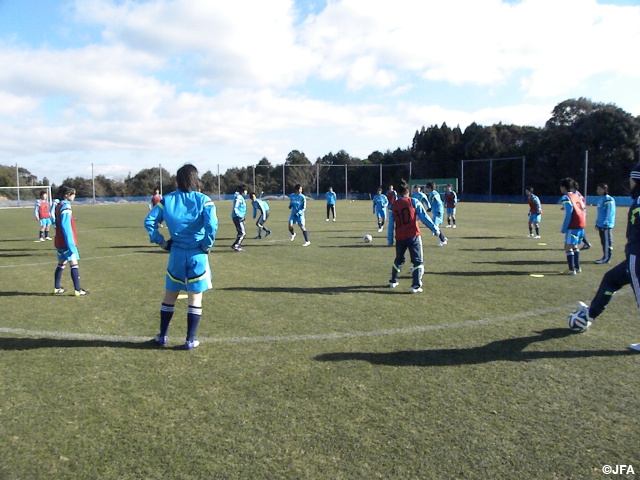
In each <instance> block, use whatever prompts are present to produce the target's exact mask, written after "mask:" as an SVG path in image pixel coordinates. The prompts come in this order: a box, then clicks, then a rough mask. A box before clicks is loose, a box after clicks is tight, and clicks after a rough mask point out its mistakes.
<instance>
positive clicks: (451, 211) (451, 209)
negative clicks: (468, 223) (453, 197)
mask: <svg viewBox="0 0 640 480" xmlns="http://www.w3.org/2000/svg"><path fill="white" fill-rule="evenodd" d="M455 214H456V207H447V215H455Z"/></svg>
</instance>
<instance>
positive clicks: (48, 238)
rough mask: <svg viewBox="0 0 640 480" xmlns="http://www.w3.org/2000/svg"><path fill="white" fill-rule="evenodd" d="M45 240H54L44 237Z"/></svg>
mask: <svg viewBox="0 0 640 480" xmlns="http://www.w3.org/2000/svg"><path fill="white" fill-rule="evenodd" d="M44 239H45V240H53V238H51V237H44Z"/></svg>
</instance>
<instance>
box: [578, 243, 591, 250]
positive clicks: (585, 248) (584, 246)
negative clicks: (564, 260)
mask: <svg viewBox="0 0 640 480" xmlns="http://www.w3.org/2000/svg"><path fill="white" fill-rule="evenodd" d="M590 248H591V244H590V243H585V244H584V245H582V248H581V249H580V250H589V249H590Z"/></svg>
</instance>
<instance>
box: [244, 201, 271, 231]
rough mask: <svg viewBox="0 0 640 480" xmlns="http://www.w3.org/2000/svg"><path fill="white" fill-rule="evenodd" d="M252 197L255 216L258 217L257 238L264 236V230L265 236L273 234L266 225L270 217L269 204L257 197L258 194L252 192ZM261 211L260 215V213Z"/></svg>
mask: <svg viewBox="0 0 640 480" xmlns="http://www.w3.org/2000/svg"><path fill="white" fill-rule="evenodd" d="M249 198H250V199H251V205H252V206H253V218H256V217H258V220H256V227H257V228H258V236H257V237H255V239H256V240H258V239H260V238H262V232H263V231H264V232H265V235H264V236H265V238H266V237H268V236H269V235H271V230H269V229H268V228H267V227H265V226H264V224H265V222H266V221H267V220H268V219H269V204H268V203H267V202H265V201H264V200H262V199H260V198H257V197H256V194H255V193H253V192H251V194H250V195H249ZM258 213H259V215H258Z"/></svg>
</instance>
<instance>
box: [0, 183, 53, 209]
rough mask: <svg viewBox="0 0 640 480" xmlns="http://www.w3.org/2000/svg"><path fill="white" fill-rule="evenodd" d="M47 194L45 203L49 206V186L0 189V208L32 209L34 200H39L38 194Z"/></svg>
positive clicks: (51, 198) (50, 197) (22, 186)
mask: <svg viewBox="0 0 640 480" xmlns="http://www.w3.org/2000/svg"><path fill="white" fill-rule="evenodd" d="M42 191H45V192H46V193H47V202H49V204H51V201H52V200H53V197H52V196H51V186H50V185H30V186H27V185H20V186H19V187H0V207H2V208H16V207H33V206H35V204H36V200H38V199H39V198H40V192H42Z"/></svg>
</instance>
